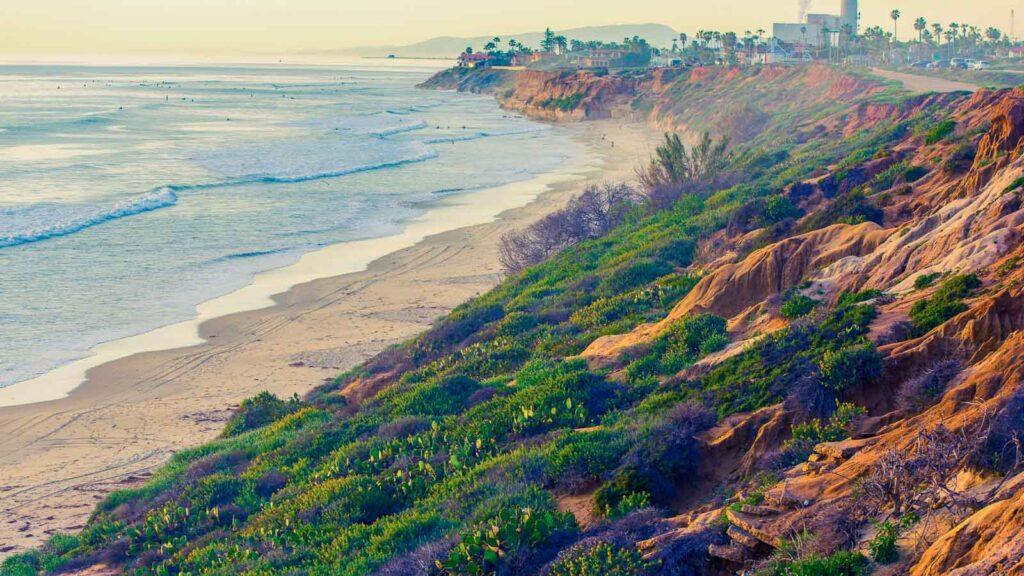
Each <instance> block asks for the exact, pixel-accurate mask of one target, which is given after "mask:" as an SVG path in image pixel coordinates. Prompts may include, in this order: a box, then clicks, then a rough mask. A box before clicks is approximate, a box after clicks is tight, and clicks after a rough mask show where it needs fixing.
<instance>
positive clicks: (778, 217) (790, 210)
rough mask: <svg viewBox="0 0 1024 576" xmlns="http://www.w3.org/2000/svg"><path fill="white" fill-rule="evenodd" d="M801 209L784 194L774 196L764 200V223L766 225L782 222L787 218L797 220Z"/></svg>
mask: <svg viewBox="0 0 1024 576" xmlns="http://www.w3.org/2000/svg"><path fill="white" fill-rule="evenodd" d="M799 215H800V209H799V208H797V206H796V204H793V201H792V200H790V199H789V198H787V197H785V196H783V195H782V194H772V195H771V196H768V197H767V198H765V199H764V223H765V224H766V225H771V224H775V223H776V222H781V221H783V220H785V219H787V218H796V217H798V216H799Z"/></svg>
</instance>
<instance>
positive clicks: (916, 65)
mask: <svg viewBox="0 0 1024 576" xmlns="http://www.w3.org/2000/svg"><path fill="white" fill-rule="evenodd" d="M929 66H931V62H928V61H927V60H919V61H917V62H914V63H913V64H911V65H910V67H911V68H928V67H929Z"/></svg>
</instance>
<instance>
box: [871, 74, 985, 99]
mask: <svg viewBox="0 0 1024 576" xmlns="http://www.w3.org/2000/svg"><path fill="white" fill-rule="evenodd" d="M871 73H872V74H874V75H876V76H880V77H882V78H885V79H886V80H895V81H897V82H902V83H903V87H904V88H906V89H907V90H908V91H910V92H913V93H914V94H926V93H928V92H977V91H978V90H981V86H977V85H975V84H968V83H967V82H957V81H955V80H946V79H945V78H935V77H933V76H920V75H917V74H907V73H905V72H893V71H892V70H882V69H881V68H873V69H872V70H871Z"/></svg>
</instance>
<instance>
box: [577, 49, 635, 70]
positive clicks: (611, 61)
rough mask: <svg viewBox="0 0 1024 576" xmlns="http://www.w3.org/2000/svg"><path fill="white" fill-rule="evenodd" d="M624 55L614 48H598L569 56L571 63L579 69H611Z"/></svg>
mask: <svg viewBox="0 0 1024 576" xmlns="http://www.w3.org/2000/svg"><path fill="white" fill-rule="evenodd" d="M625 53H626V52H625V51H624V50H619V49H614V48H598V49H594V50H581V51H579V52H573V53H572V54H571V56H572V63H573V64H574V65H575V66H577V67H579V68H611V67H613V66H616V65H617V64H618V63H619V61H621V60H622V57H623V56H624V55H625Z"/></svg>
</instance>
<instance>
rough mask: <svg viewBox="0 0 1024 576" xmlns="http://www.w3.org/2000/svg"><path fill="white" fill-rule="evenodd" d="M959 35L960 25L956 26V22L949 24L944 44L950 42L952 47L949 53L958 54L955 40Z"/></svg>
mask: <svg viewBox="0 0 1024 576" xmlns="http://www.w3.org/2000/svg"><path fill="white" fill-rule="evenodd" d="M959 33H960V25H959V24H957V23H956V22H950V23H949V30H948V31H947V32H946V44H949V43H950V42H952V44H953V45H952V46H951V47H950V50H951V53H958V52H957V45H956V39H957V38H958V37H959Z"/></svg>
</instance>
